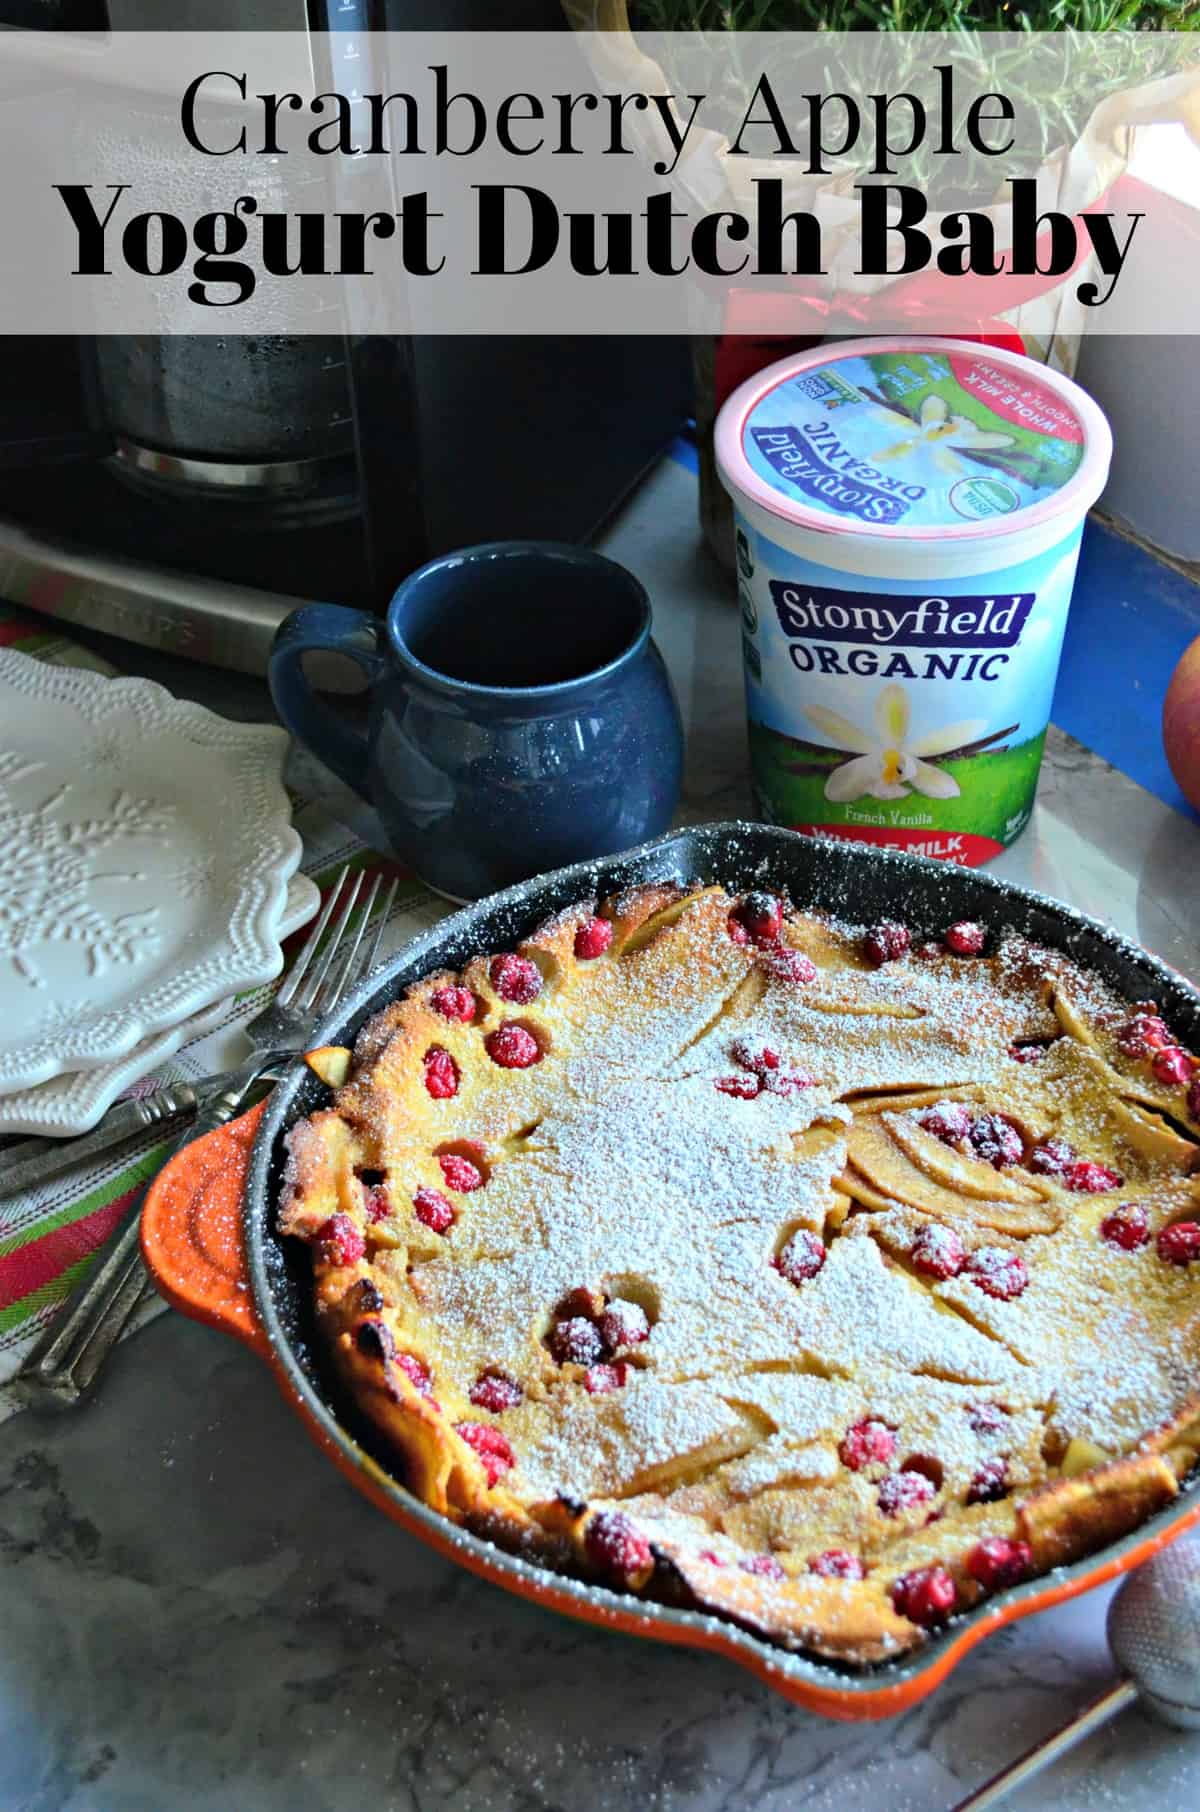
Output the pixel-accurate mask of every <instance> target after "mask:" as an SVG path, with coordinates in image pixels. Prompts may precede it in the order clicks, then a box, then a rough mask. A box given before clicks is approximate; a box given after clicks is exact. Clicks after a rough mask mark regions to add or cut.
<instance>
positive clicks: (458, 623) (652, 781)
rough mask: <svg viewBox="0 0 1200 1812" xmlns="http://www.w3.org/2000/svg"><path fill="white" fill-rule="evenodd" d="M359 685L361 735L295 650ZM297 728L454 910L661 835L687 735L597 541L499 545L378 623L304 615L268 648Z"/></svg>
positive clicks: (296, 614) (621, 581)
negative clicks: (346, 669) (357, 675)
mask: <svg viewBox="0 0 1200 1812" xmlns="http://www.w3.org/2000/svg"><path fill="white" fill-rule="evenodd" d="M314 649H322V650H330V651H334V652H336V653H339V654H344V655H348V656H349V657H350V659H351V660H353V661H355V662H356V663H357V664H358V665H359V666H360V667H361V668H362V670H363V672H364V673H365V674H366V676H367V680H368V682H369V688H370V691H369V701H368V702H369V712H368V719H367V725H366V729H365V732H364V731H361V730H359V729H358V728H356V727H355V726H354V725H353V724H352V723H351V722H350V721H349V720H348V719H347V718H345V717H343V716H342V715H340V714H339V713H338V712H336V711H335V710H334V709H332V708H331V707H330V706H329V705H328V704H326V703H325V702H324V701H323V700H322V699H321V698H319V697H318V696H316V695H315V694H314V693H313V692H312V690H311V688H310V686H309V684H308V681H307V679H306V678H305V675H304V671H303V667H302V664H301V657H302V656H303V655H305V654H306V653H308V652H310V651H311V650H314ZM270 683H271V695H272V697H273V698H274V700H275V707H276V709H277V711H278V712H279V715H280V717H281V718H282V720H283V722H284V723H285V724H286V725H287V727H288V729H289V730H291V731H292V733H293V734H294V735H295V736H297V737H298V738H299V739H300V741H301V742H303V743H305V744H306V745H307V747H308V748H310V749H311V750H312V751H313V753H314V754H315V755H316V756H317V757H318V758H319V759H320V760H321V761H323V762H324V763H325V764H326V765H327V766H328V767H330V768H332V769H333V771H334V773H336V774H338V775H339V776H340V777H341V778H342V779H343V780H345V781H347V782H348V784H349V785H350V786H352V787H353V788H354V789H355V791H356V792H358V793H361V794H362V796H363V797H364V798H365V799H366V800H368V802H369V803H370V804H371V805H372V806H374V808H375V810H376V812H377V813H378V814H379V817H380V819H381V820H382V822H383V825H384V828H385V830H386V832H387V836H388V839H389V842H390V843H391V846H392V849H393V851H394V852H395V854H396V855H397V856H399V858H400V859H401V861H403V862H404V863H406V864H407V865H408V866H409V867H410V868H412V869H413V870H415V872H416V873H417V874H418V875H420V876H421V878H422V879H423V880H425V881H427V882H428V883H429V885H430V886H431V887H435V888H436V889H437V890H438V891H439V892H440V893H445V894H449V895H450V896H451V898H453V899H457V900H473V899H477V898H479V897H480V896H481V895H482V894H486V893H491V892H493V891H494V890H495V889H496V888H499V887H506V886H508V885H509V884H510V883H512V882H514V881H521V880H525V879H526V878H527V877H528V876H529V875H533V874H537V873H540V872H541V871H542V870H544V869H548V868H558V867H560V866H561V865H563V864H565V863H568V862H579V861H583V860H585V859H586V858H588V857H590V856H606V855H612V854H613V853H614V852H615V851H617V850H621V849H626V848H628V847H629V846H630V845H631V844H635V843H641V842H643V841H645V839H647V838H649V837H654V836H657V835H658V834H659V832H660V831H664V830H666V829H667V827H668V825H669V824H670V822H671V817H672V814H673V813H674V810H675V805H676V802H677V800H678V797H679V782H680V775H681V771H682V765H683V732H682V727H681V725H680V720H679V707H678V705H677V703H676V700H675V694H674V692H673V690H672V687H671V682H670V679H669V678H668V676H667V670H666V668H665V666H664V665H663V660H662V656H661V655H660V654H659V652H658V649H657V648H656V647H655V645H654V643H653V642H652V641H651V639H650V604H649V600H648V599H647V597H646V593H645V591H644V590H643V588H642V586H641V585H640V584H639V583H638V581H637V580H636V579H635V578H634V576H633V574H632V573H630V572H627V571H626V570H625V568H624V567H622V566H618V565H617V564H616V563H615V562H614V561H612V560H606V559H604V558H603V557H602V556H601V555H600V554H596V553H593V552H591V550H590V549H588V548H579V547H571V546H567V545H565V544H559V543H557V542H552V541H494V542H490V543H487V544H485V545H483V546H481V547H470V548H465V549H464V550H463V551H462V552H460V553H455V554H446V555H444V556H443V557H442V558H441V559H439V560H433V561H431V562H430V563H429V565H428V566H423V567H421V569H420V570H419V571H418V572H415V573H413V574H412V576H411V577H410V578H408V579H406V580H405V581H404V583H403V585H401V586H400V589H399V590H398V591H397V592H396V594H395V596H394V597H393V599H392V601H391V604H390V606H389V608H388V613H387V618H386V621H384V620H382V619H380V618H377V617H373V616H369V615H367V614H366V613H365V612H364V611H359V610H347V609H345V608H344V607H343V606H341V605H337V604H305V605H303V606H302V607H301V608H300V609H299V610H294V611H293V612H292V614H291V616H289V617H288V619H287V620H286V622H285V623H283V624H282V626H281V627H280V630H279V633H278V635H277V636H276V638H275V646H274V648H273V649H272V651H271V665H270Z"/></svg>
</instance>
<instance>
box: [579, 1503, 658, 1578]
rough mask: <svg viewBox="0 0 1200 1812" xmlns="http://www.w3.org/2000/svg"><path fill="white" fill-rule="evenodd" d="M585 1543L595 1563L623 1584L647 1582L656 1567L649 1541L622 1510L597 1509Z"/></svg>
mask: <svg viewBox="0 0 1200 1812" xmlns="http://www.w3.org/2000/svg"><path fill="white" fill-rule="evenodd" d="M583 1542H584V1547H585V1548H586V1550H587V1554H588V1558H589V1559H590V1560H591V1561H592V1563H593V1565H595V1566H597V1567H599V1568H601V1569H602V1570H603V1571H604V1572H605V1573H608V1574H610V1575H611V1576H612V1577H614V1578H616V1579H619V1580H621V1581H622V1583H632V1584H635V1585H637V1584H642V1583H644V1581H645V1578H646V1576H647V1575H648V1574H649V1573H650V1571H651V1570H652V1568H653V1566H654V1555H653V1554H652V1553H651V1550H650V1543H649V1542H648V1541H647V1540H646V1537H645V1536H644V1535H643V1534H642V1532H641V1530H640V1529H637V1528H635V1526H634V1525H633V1523H631V1522H630V1520H629V1518H628V1517H627V1516H626V1515H625V1514H624V1512H623V1511H621V1510H598V1511H597V1512H596V1514H595V1516H593V1517H592V1519H591V1521H590V1522H589V1523H588V1526H587V1529H586V1530H585V1531H584V1537H583Z"/></svg>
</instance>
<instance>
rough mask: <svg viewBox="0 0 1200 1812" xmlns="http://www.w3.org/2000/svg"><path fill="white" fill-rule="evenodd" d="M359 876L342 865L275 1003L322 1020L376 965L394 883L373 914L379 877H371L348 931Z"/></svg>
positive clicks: (360, 881)
mask: <svg viewBox="0 0 1200 1812" xmlns="http://www.w3.org/2000/svg"><path fill="white" fill-rule="evenodd" d="M364 878H365V876H364V874H363V871H362V869H358V870H356V871H355V873H354V874H353V876H351V872H350V865H349V863H346V864H345V865H344V866H343V867H342V868H341V870H340V871H339V873H338V876H337V879H336V880H335V881H334V884H333V886H332V887H331V888H330V890H329V892H328V894H327V896H326V898H325V903H324V905H323V906H322V907H321V911H320V915H319V916H318V918H317V921H316V923H315V924H314V925H313V928H312V930H311V931H310V932H309V934H308V937H307V939H306V940H305V944H304V948H303V949H302V950H301V952H300V954H299V956H297V958H296V960H295V962H294V963H293V965H292V969H291V973H290V974H289V975H288V977H287V979H286V980H285V981H284V983H283V986H282V987H281V988H280V989H279V992H278V994H277V995H276V997H275V998H276V1003H277V1005H279V1006H281V1007H290V1008H291V1009H292V1010H293V1011H295V1012H296V1013H300V1014H304V1015H305V1016H310V1017H315V1018H322V1017H324V1015H325V1014H326V1013H328V1012H330V1011H331V1010H332V1009H333V1007H335V1006H336V1005H337V1003H338V1001H339V1000H340V999H341V998H342V996H343V995H344V994H345V993H346V992H347V990H348V989H349V988H350V987H351V986H353V984H354V983H355V982H357V981H359V980H360V979H361V977H362V976H364V975H366V974H367V973H368V971H369V970H371V969H373V968H374V967H375V964H376V962H377V961H378V959H379V949H380V945H381V943H382V941H383V933H384V929H385V927H386V925H387V922H388V919H389V918H390V917H391V913H392V908H393V907H394V905H395V903H396V893H397V889H398V887H399V882H398V881H396V880H393V881H392V882H391V885H390V886H389V887H388V890H387V892H386V894H385V895H384V898H383V904H382V907H381V909H380V911H379V913H378V915H377V916H375V907H376V903H377V901H378V899H379V891H380V887H381V886H382V881H383V877H382V876H381V875H376V876H375V877H374V879H373V880H372V882H371V885H370V888H369V889H368V891H367V896H366V899H365V901H364V902H363V906H362V911H361V913H360V916H359V919H358V923H357V925H356V926H355V927H354V928H353V929H352V930H349V927H350V920H351V917H352V915H353V913H354V910H355V908H356V906H357V905H358V900H359V895H360V894H361V892H362V885H363V880H364ZM347 883H349V884H347ZM335 910H336V911H337V919H336V921H335V922H334V924H333V928H332V930H330V931H329V938H328V941H327V942H326V944H325V947H324V949H321V940H322V938H323V937H324V936H325V933H326V931H327V930H329V926H330V921H331V919H333V915H334V911H335ZM373 916H375V925H374V930H373V934H372V935H371V937H369V938H368V937H367V930H368V926H369V925H370V923H371V920H372V917H373ZM348 930H349V941H348V945H347V947H346V948H345V953H344V955H342V960H341V962H340V963H339V964H338V965H337V966H336V967H335V966H334V965H335V959H336V958H337V957H338V956H339V954H340V953H341V952H342V949H343V945H344V944H346V940H347V934H348ZM310 971H311V973H310Z"/></svg>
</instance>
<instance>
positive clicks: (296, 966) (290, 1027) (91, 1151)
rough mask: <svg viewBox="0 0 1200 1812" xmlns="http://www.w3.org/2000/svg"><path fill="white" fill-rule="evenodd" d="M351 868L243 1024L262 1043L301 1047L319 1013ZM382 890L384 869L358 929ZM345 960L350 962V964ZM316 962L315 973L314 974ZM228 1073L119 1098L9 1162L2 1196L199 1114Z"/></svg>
mask: <svg viewBox="0 0 1200 1812" xmlns="http://www.w3.org/2000/svg"><path fill="white" fill-rule="evenodd" d="M349 873H350V868H349V864H346V865H345V866H343V867H342V868H341V869H340V870H339V872H338V877H337V880H336V881H335V882H334V884H333V886H332V887H331V888H330V890H329V894H328V896H327V898H326V900H325V904H324V905H323V906H322V908H321V911H320V914H319V916H318V917H317V918H316V920H315V921H314V922H313V927H312V930H311V931H310V932H309V934H308V937H307V939H306V941H305V944H304V948H303V949H302V950H301V952H300V954H299V955H298V956H297V958H296V960H295V962H294V963H293V964H292V967H291V969H290V970H289V971H288V974H287V975H286V976H285V978H284V980H283V982H282V983H281V985H280V987H279V988H278V990H277V991H276V993H275V994H274V995H273V996H272V998H271V999H270V1001H269V1002H268V1003H267V1005H266V1006H265V1007H264V1008H263V1010H262V1012H261V1013H256V1014H255V1016H254V1018H253V1019H251V1020H248V1021H247V1023H246V1025H244V1026H243V1028H242V1030H243V1031H244V1032H245V1034H246V1036H247V1038H248V1039H249V1040H250V1043H251V1045H252V1046H253V1048H254V1049H255V1050H271V1049H272V1048H273V1047H274V1046H275V1045H279V1044H282V1045H293V1046H294V1048H296V1049H299V1044H300V1042H301V1041H302V1040H303V1037H304V1033H305V1030H306V1029H307V1027H308V1026H309V1025H310V1024H312V1023H313V1022H314V1021H315V1019H316V1016H317V997H318V995H319V993H320V990H321V988H322V987H323V986H324V985H325V982H326V980H327V977H328V974H329V969H330V965H331V964H332V962H333V960H334V957H335V956H336V954H337V950H338V945H339V940H340V939H341V937H342V934H343V932H344V931H345V928H346V923H347V921H348V919H349V916H350V914H351V913H352V912H353V910H354V906H355V903H356V901H357V899H358V894H359V890H360V888H361V887H362V879H363V877H362V871H361V870H360V871H359V872H358V873H357V874H356V875H355V877H354V880H353V883H352V885H351V888H350V890H349V897H348V898H347V899H345V900H343V901H342V911H341V913H340V915H339V917H338V922H337V924H336V926H335V927H334V930H333V934H332V936H331V937H330V940H329V943H328V945H327V946H326V948H325V950H324V951H323V952H322V954H321V960H320V962H319V963H318V964H317V965H316V966H315V967H313V958H314V956H315V954H316V951H317V949H318V948H319V946H320V942H321V939H322V938H323V937H324V935H325V930H326V927H327V926H328V924H329V921H330V919H331V918H332V916H333V911H334V908H335V906H337V904H338V901H339V898H340V897H341V894H342V890H343V888H344V887H345V885H346V879H347V876H348V875H349ZM378 891H379V876H378V875H376V877H375V882H374V885H373V886H372V888H371V891H370V894H369V895H368V898H367V903H366V909H365V912H364V915H363V919H362V922H361V925H360V931H359V935H360V937H361V934H362V928H363V927H365V925H366V922H367V919H368V918H369V917H370V914H371V910H372V907H373V906H374V904H375V898H376V895H377V893H378ZM394 898H395V885H394V884H393V887H392V890H391V893H390V894H389V905H388V907H387V908H385V911H386V910H390V902H391V900H392V899H394ZM357 949H358V942H357V940H356V941H355V943H354V946H353V948H352V949H351V950H350V951H349V952H347V963H348V962H349V960H350V958H352V957H353V955H354V954H355V952H356V951H357ZM343 967H346V965H345V964H344V965H343ZM310 968H311V969H312V973H311V974H310V973H309V971H310ZM344 987H345V983H344V981H343V980H342V978H341V976H340V975H339V976H338V978H337V979H336V981H335V989H336V992H335V993H334V994H333V995H332V996H331V997H330V999H329V1001H328V1002H327V1003H323V1004H322V1010H324V1007H325V1005H332V1004H333V1002H334V1001H336V1000H337V998H338V996H339V994H340V993H341V992H342V991H343V990H344ZM220 1080H221V1078H219V1077H218V1078H210V1079H208V1080H207V1081H205V1082H201V1083H191V1082H183V1081H181V1082H167V1083H164V1084H163V1086H162V1087H161V1088H156V1089H154V1090H153V1092H152V1093H151V1094H149V1095H143V1096H142V1097H141V1099H140V1100H129V1101H118V1102H117V1104H116V1105H115V1107H110V1108H109V1110H108V1112H107V1113H106V1114H105V1115H104V1118H103V1119H102V1120H101V1121H100V1123H99V1125H98V1126H96V1127H94V1128H93V1129H92V1131H91V1132H89V1133H84V1134H82V1135H81V1136H80V1137H79V1138H78V1139H58V1140H56V1141H55V1142H54V1144H53V1145H52V1146H51V1147H50V1149H49V1150H46V1149H45V1148H43V1149H41V1150H39V1151H37V1152H35V1153H34V1155H33V1156H32V1157H30V1158H24V1159H22V1160H21V1161H20V1162H19V1163H16V1164H10V1165H8V1166H6V1167H5V1168H4V1169H2V1170H0V1200H3V1199H4V1198H5V1197H6V1196H13V1195H23V1194H24V1193H25V1192H26V1191H27V1190H30V1189H36V1188H38V1187H39V1186H40V1185H41V1184H43V1183H50V1182H53V1180H54V1179H55V1177H60V1176H62V1175H64V1174H65V1172H67V1171H69V1170H74V1169H76V1168H77V1166H79V1165H80V1164H86V1163H89V1162H90V1161H91V1160H92V1159H93V1158H96V1157H99V1156H100V1154H101V1153H102V1152H105V1151H108V1150H110V1149H111V1148H112V1147H113V1146H116V1145H122V1144H124V1142H125V1140H126V1139H131V1138H133V1137H134V1136H135V1135H136V1134H138V1133H141V1132H147V1131H148V1130H149V1129H150V1127H152V1126H159V1125H162V1124H163V1123H165V1122H166V1121H168V1120H175V1119H178V1118H179V1116H180V1115H181V1114H191V1113H194V1112H195V1111H196V1109H197V1107H198V1106H199V1104H200V1100H201V1097H202V1096H205V1095H207V1093H209V1092H211V1091H212V1088H213V1086H214V1083H215V1082H219V1081H220Z"/></svg>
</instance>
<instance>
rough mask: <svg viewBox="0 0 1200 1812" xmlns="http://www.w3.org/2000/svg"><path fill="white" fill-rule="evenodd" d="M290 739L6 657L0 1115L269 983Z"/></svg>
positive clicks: (286, 833)
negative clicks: (6, 1105)
mask: <svg viewBox="0 0 1200 1812" xmlns="http://www.w3.org/2000/svg"><path fill="white" fill-rule="evenodd" d="M286 749H287V737H286V735H285V733H284V732H283V731H282V730H279V729H276V728H274V727H273V726H271V725H266V724H238V723H229V722H227V721H226V720H225V719H224V718H221V717H217V716H215V715H214V714H213V713H212V712H211V711H206V710H205V709H204V708H203V706H201V705H195V704H191V703H189V702H187V701H185V700H181V699H175V698H172V697H171V694H170V693H169V692H167V691H165V690H164V689H163V687H161V686H156V685H154V684H153V683H152V682H151V681H150V680H144V679H107V678H105V677H104V676H103V675H102V674H97V673H87V672H84V671H82V670H80V669H77V668H69V667H51V666H48V665H47V664H46V663H45V662H43V661H34V660H30V659H29V657H28V656H27V655H23V654H18V653H16V652H15V650H13V649H0V1095H8V1094H11V1093H13V1092H15V1091H16V1090H17V1089H24V1088H32V1087H34V1086H35V1085H36V1084H37V1083H39V1082H46V1081H48V1080H49V1079H50V1078H51V1077H52V1076H60V1075H62V1074H63V1073H64V1072H66V1071H72V1070H86V1069H98V1068H100V1067H101V1066H103V1065H105V1064H110V1063H114V1062H116V1061H117V1060H118V1059H120V1058H123V1057H127V1056H128V1055H130V1054H131V1053H132V1051H133V1049H134V1047H135V1046H136V1045H138V1044H140V1043H142V1042H143V1041H144V1040H145V1039H147V1038H149V1037H151V1036H152V1035H153V1034H155V1033H157V1032H161V1031H166V1030H168V1029H169V1028H171V1027H173V1026H178V1025H179V1023H180V1021H181V1020H183V1019H186V1018H189V1017H190V1016H191V1015H193V1014H195V1013H199V1012H202V1011H203V1009H204V1008H206V1007H209V1006H211V1005H213V1003H214V1002H215V1001H218V1000H224V999H227V998H228V996H229V995H230V994H234V993H238V992H240V991H241V990H242V989H244V988H251V987H256V986H257V985H258V984H260V983H262V982H266V981H270V980H271V979H272V977H274V976H275V975H277V974H278V973H279V968H280V964H281V962H282V956H281V953H280V948H279V938H278V934H277V932H278V925H279V920H280V915H281V913H282V911H283V905H284V900H285V898H286V895H287V884H288V880H289V878H290V877H291V875H292V874H293V873H294V872H295V870H296V868H297V866H298V864H299V861H300V849H301V846H300V838H299V836H298V835H297V833H296V831H295V830H294V829H293V828H292V822H291V806H290V803H289V801H288V796H287V793H286V792H285V791H284V787H283V783H282V780H281V778H280V776H281V772H282V767H283V757H284V754H285V752H286Z"/></svg>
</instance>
